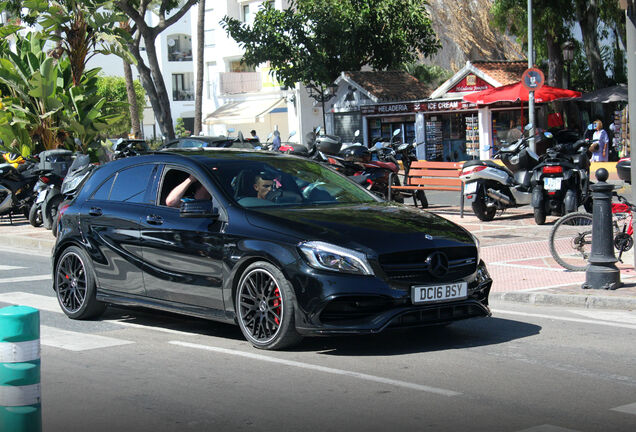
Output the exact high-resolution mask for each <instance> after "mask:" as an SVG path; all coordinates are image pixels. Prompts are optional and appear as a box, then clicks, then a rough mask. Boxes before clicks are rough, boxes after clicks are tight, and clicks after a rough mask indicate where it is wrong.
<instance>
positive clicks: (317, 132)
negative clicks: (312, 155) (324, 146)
mask: <svg viewBox="0 0 636 432" xmlns="http://www.w3.org/2000/svg"><path fill="white" fill-rule="evenodd" d="M321 130H322V128H321V127H320V126H318V127H316V135H318V134H319V133H320V131H321Z"/></svg>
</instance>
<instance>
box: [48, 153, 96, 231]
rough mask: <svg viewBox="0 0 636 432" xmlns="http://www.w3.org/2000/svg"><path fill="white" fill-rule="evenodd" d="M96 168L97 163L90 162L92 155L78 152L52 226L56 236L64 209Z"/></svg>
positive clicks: (62, 191)
mask: <svg viewBox="0 0 636 432" xmlns="http://www.w3.org/2000/svg"><path fill="white" fill-rule="evenodd" d="M96 168H97V166H96V165H93V164H91V163H90V156H88V155H85V154H78V155H76V156H75V159H74V160H73V163H72V164H71V166H70V167H69V169H68V173H67V174H66V177H64V181H63V182H62V187H61V194H62V197H63V200H62V201H61V202H60V204H59V205H58V208H57V213H56V215H55V219H54V222H53V224H52V226H51V231H52V233H53V235H54V236H56V237H57V233H58V230H59V228H60V226H59V225H60V217H61V216H62V214H64V211H65V210H66V209H67V208H68V205H69V204H70V202H71V201H73V200H74V199H75V197H76V196H77V194H78V192H79V190H80V188H81V187H82V185H83V184H84V182H85V181H86V179H88V177H89V176H90V174H91V173H92V172H93V170H95V169H96Z"/></svg>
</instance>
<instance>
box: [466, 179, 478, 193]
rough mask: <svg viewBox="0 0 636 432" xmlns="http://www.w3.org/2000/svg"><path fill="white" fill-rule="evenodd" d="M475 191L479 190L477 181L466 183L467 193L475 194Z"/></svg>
mask: <svg viewBox="0 0 636 432" xmlns="http://www.w3.org/2000/svg"><path fill="white" fill-rule="evenodd" d="M475 192H477V182H471V183H466V184H465V185H464V194H465V195H469V194H474V193H475Z"/></svg>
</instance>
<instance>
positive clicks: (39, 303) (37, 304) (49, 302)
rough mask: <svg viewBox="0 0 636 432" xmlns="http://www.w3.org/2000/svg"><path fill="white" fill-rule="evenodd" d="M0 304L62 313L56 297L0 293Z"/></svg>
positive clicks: (171, 331) (120, 322)
mask: <svg viewBox="0 0 636 432" xmlns="http://www.w3.org/2000/svg"><path fill="white" fill-rule="evenodd" d="M0 302H2V303H9V304H19V305H23V306H31V307H32V308H35V309H38V310H43V311H48V312H62V309H61V308H60V305H59V303H58V302H57V298H56V297H52V296H45V295H40V294H31V293H25V292H19V291H15V292H9V293H0ZM102 322H105V323H111V324H119V325H121V326H125V327H133V328H143V329H149V330H156V331H159V332H163V333H170V334H177V335H188V336H192V333H188V332H183V331H179V330H172V329H167V328H163V327H152V326H147V325H142V324H135V323H131V322H127V321H124V319H113V320H102Z"/></svg>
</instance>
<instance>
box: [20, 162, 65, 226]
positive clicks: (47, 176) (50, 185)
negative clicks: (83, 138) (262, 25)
mask: <svg viewBox="0 0 636 432" xmlns="http://www.w3.org/2000/svg"><path fill="white" fill-rule="evenodd" d="M72 156H73V152H71V151H70V150H62V149H56V150H46V151H43V152H41V153H40V155H39V159H40V162H39V163H38V174H39V180H38V182H37V184H36V185H35V187H34V191H37V197H36V199H35V202H34V203H33V205H32V206H31V210H30V211H29V222H31V225H33V226H38V224H40V225H44V228H46V229H51V225H52V223H53V221H54V220H55V216H56V215H57V207H58V205H59V204H60V202H61V201H62V195H61V187H62V181H63V180H64V176H65V175H66V173H67V171H68V169H69V167H70V165H71V163H72V162H73V160H72Z"/></svg>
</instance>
